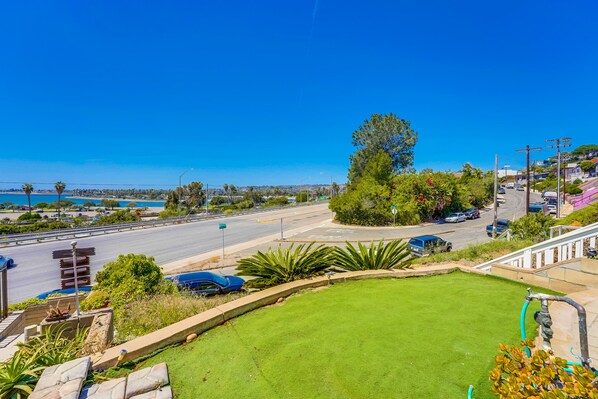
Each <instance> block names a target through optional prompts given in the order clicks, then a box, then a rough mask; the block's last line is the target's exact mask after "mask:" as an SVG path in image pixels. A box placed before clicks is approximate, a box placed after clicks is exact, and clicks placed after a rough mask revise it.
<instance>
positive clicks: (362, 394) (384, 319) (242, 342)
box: [138, 272, 538, 399]
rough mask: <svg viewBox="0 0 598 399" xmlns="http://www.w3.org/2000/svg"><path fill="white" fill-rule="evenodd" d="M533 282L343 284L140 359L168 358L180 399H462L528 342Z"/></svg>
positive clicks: (456, 278)
mask: <svg viewBox="0 0 598 399" xmlns="http://www.w3.org/2000/svg"><path fill="white" fill-rule="evenodd" d="M525 288H526V286H524V285H521V284H519V283H516V282H511V281H506V280H501V279H497V278H494V277H491V276H479V275H470V274H465V273H460V272H455V273H451V274H449V275H442V276H433V277H426V278H413V279H384V280H360V281H353V282H347V283H342V284H335V285H331V286H328V288H326V289H323V290H316V291H307V292H304V293H302V294H300V295H296V296H293V297H291V298H289V299H287V300H286V301H285V302H284V303H283V304H282V306H280V305H278V306H271V307H268V308H262V309H259V310H256V311H254V312H251V313H249V314H246V315H244V316H241V317H239V318H236V319H234V320H231V321H229V322H228V323H226V324H225V325H223V326H221V327H218V328H216V329H213V330H211V331H208V332H207V333H205V334H203V335H201V336H200V337H199V338H198V339H197V340H196V341H194V342H193V343H191V344H188V345H185V346H178V347H175V348H171V349H168V350H166V351H164V352H162V353H159V354H158V355H156V356H154V357H152V358H150V359H148V360H146V361H144V362H141V363H140V364H139V365H138V367H146V366H149V365H153V364H157V363H160V362H163V361H166V362H167V363H168V367H169V372H170V377H171V383H172V386H173V390H174V392H176V393H177V398H179V399H192V398H193V399H194V398H197V397H200V396H201V397H209V398H229V397H237V396H239V394H241V395H242V396H243V397H244V398H278V397H280V398H282V397H284V398H360V399H361V398H403V399H409V398H417V399H420V398H461V397H466V393H467V388H468V386H469V384H473V385H474V386H475V387H476V391H475V397H476V399H483V398H493V395H492V393H491V391H490V382H489V372H490V371H491V370H492V368H493V367H494V359H495V356H496V354H497V353H498V350H499V344H500V343H512V344H515V343H518V342H519V329H518V321H519V313H520V311H521V306H522V303H523V301H524V298H525V295H526V290H525ZM535 305H536V307H535V309H537V306H538V305H537V304H535ZM534 327H535V326H534V322H533V321H532V320H531V317H530V320H528V328H529V331H533V330H532V329H533V328H534Z"/></svg>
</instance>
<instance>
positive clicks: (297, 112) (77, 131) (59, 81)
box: [0, 0, 598, 187]
mask: <svg viewBox="0 0 598 399" xmlns="http://www.w3.org/2000/svg"><path fill="white" fill-rule="evenodd" d="M597 20H598V3H596V2H595V1H589V0H586V1H583V0H582V1H578V2H565V1H560V2H559V1H551V0H538V1H533V0H530V1H525V2H522V1H503V2H486V1H479V0H477V1H457V2H450V1H446V0H442V1H417V2H414V1H409V2H407V1H405V2H399V1H367V2H364V1H359V2H356V1H347V0H343V1H340V0H339V1H332V0H319V1H291V0H285V1H280V0H273V1H267V2H266V1H236V2H234V1H210V2H203V1H202V2H200V1H188V2H183V1H147V0H144V1H80V0H77V1H58V2H56V1H45V0H44V1H27V2H22V1H4V2H2V3H1V4H0V38H1V39H0V41H1V48H2V50H1V51H2V57H1V61H0V134H1V137H2V155H0V158H1V162H2V168H1V169H0V181H2V182H12V181H14V182H23V181H32V182H53V181H56V180H63V181H66V182H68V183H120V184H136V185H141V184H163V185H167V184H172V185H175V184H177V182H178V179H179V175H180V174H181V173H182V172H183V171H185V170H186V169H187V168H190V167H193V168H194V171H192V172H189V173H187V174H186V175H185V176H184V178H183V180H191V179H193V180H200V181H203V182H208V183H210V184H222V183H225V182H226V183H233V184H237V185H251V184H252V185H262V184H298V183H327V182H329V181H330V178H331V177H332V178H333V179H334V180H335V181H338V182H344V181H345V179H346V172H347V167H348V166H349V155H350V154H351V153H352V151H353V147H352V145H351V133H352V132H353V131H354V130H355V129H356V128H357V127H358V126H359V125H360V124H361V123H362V122H363V121H364V120H365V119H366V118H368V117H369V116H370V115H371V114H372V113H388V112H394V113H396V114H398V115H399V116H401V117H402V118H405V119H408V120H410V121H411V123H412V126H413V127H414V129H415V130H416V131H417V132H418V133H419V142H418V144H417V146H416V148H415V167H416V168H417V169H422V168H425V167H432V168H434V169H440V170H447V169H451V170H458V169H459V167H460V165H462V164H463V163H464V162H471V163H473V164H474V165H476V166H481V167H483V168H484V169H490V168H491V167H492V165H493V161H494V154H495V153H498V154H499V156H500V161H499V162H500V164H501V165H502V164H504V163H508V164H510V165H513V166H515V167H517V166H519V167H521V166H523V165H524V156H523V154H517V153H515V150H516V149H518V148H522V147H523V146H525V145H526V144H530V145H532V146H544V145H545V142H544V140H546V139H549V138H555V137H563V136H570V137H572V138H573V146H574V147H575V146H577V145H581V144H586V143H596V142H598V140H596V137H597V136H598V135H597V134H596V127H597V126H598V123H597V122H598V112H597V110H598V74H597V71H598V45H597V43H598V30H597V29H596V21H597ZM552 153H553V152H552V150H543V151H542V152H541V153H534V157H535V158H543V157H548V156H549V155H551V154H552ZM7 185H8V186H11V185H12V186H15V184H6V183H0V187H5V186H7Z"/></svg>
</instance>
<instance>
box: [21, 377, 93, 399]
mask: <svg viewBox="0 0 598 399" xmlns="http://www.w3.org/2000/svg"><path fill="white" fill-rule="evenodd" d="M38 385H39V384H38ZM82 386H83V378H76V379H74V380H69V381H67V382H65V383H64V384H62V383H61V384H58V385H53V386H50V387H47V388H44V389H39V390H38V389H37V386H36V387H35V390H34V391H33V393H32V394H31V395H29V399H77V398H79V392H81V387H82Z"/></svg>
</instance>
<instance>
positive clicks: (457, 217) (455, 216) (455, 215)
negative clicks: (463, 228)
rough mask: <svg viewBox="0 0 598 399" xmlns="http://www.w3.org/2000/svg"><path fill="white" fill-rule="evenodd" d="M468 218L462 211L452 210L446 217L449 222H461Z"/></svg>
mask: <svg viewBox="0 0 598 399" xmlns="http://www.w3.org/2000/svg"><path fill="white" fill-rule="evenodd" d="M465 220H466V217H465V214H463V213H462V212H452V213H449V215H448V216H447V217H445V218H444V221H445V222H447V223H459V222H464V221H465Z"/></svg>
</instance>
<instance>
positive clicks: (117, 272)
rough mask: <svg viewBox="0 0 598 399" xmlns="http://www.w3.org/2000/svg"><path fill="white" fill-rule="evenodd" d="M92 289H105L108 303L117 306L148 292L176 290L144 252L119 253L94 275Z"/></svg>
mask: <svg viewBox="0 0 598 399" xmlns="http://www.w3.org/2000/svg"><path fill="white" fill-rule="evenodd" d="M95 281H96V283H97V284H96V285H95V286H94V288H93V290H94V291H95V290H102V291H105V292H109V293H110V294H109V297H110V306H112V307H113V308H118V307H120V306H123V305H124V304H126V303H128V302H131V301H134V300H137V299H141V298H143V297H144V296H146V295H148V294H155V293H169V292H176V290H177V289H176V285H175V284H174V283H172V282H170V281H165V280H164V275H163V274H162V270H161V269H160V267H159V266H158V265H156V263H155V262H154V258H152V257H147V256H145V255H135V254H128V255H119V256H118V259H117V260H116V261H115V262H109V263H106V264H105V265H104V267H103V269H102V270H101V271H99V272H98V274H96V277H95Z"/></svg>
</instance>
